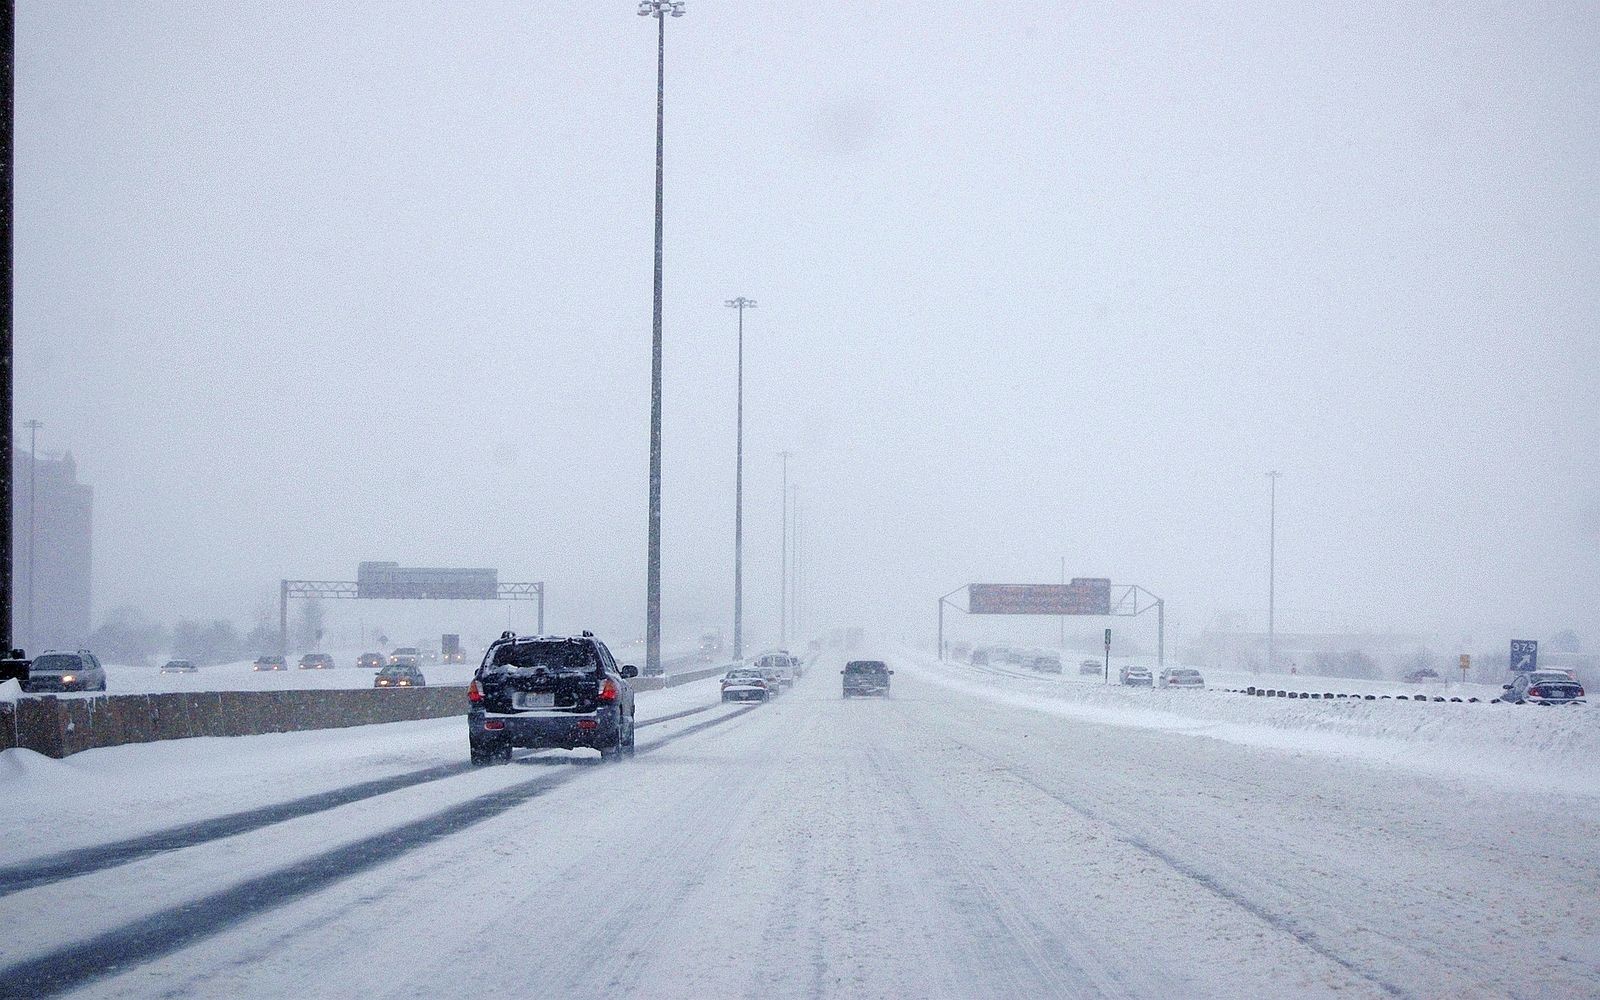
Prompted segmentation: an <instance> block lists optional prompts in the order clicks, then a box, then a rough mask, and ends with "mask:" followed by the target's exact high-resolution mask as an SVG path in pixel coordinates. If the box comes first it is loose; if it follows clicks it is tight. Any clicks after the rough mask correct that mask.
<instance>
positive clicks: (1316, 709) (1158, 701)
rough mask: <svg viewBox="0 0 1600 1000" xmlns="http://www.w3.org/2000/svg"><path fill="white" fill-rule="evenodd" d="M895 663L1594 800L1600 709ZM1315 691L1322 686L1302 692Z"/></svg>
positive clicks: (1244, 739) (998, 693)
mask: <svg viewBox="0 0 1600 1000" xmlns="http://www.w3.org/2000/svg"><path fill="white" fill-rule="evenodd" d="M896 665H897V666H900V667H903V668H904V669H905V670H906V672H907V673H908V674H910V675H911V676H913V677H916V678H919V679H922V680H925V681H929V682H932V683H935V684H938V685H940V686H943V687H946V688H952V689H955V690H957V691H960V692H961V693H963V694H966V695H971V696H973V697H979V698H983V699H986V700H988V701H993V702H999V703H1002V704H1006V705H1009V706H1013V707H1017V708H1025V709H1031V710H1034V711H1039V712H1045V713H1048V714H1051V715H1057V716H1062V717H1067V718H1075V719H1082V720H1084V721H1087V722H1096V723H1102V724H1106V725H1116V726H1134V727H1139V728H1145V729H1159V730H1164V731H1170V732H1183V733H1189V734H1192V735H1195V736H1200V737H1205V738H1208V739H1219V740H1225V741H1227V742H1230V743H1237V744H1242V745H1247V746H1259V747H1265V748H1271V749H1277V750H1286V751H1296V752H1315V753H1335V754H1342V755H1347V756H1355V757H1360V758H1363V759H1366V760H1369V761H1372V762H1376V763H1381V764H1384V765H1388V766H1393V767H1397V768H1402V769H1409V770H1415V771H1419V772H1429V773H1434V774H1445V775H1451V776H1455V777H1459V778H1464V779H1468V780H1481V781H1488V782H1494V783H1496V784H1511V785H1514V786H1515V787H1518V788H1522V789H1529V788H1542V789H1547V790H1552V791H1561V792H1567V793H1573V794H1581V795H1600V710H1597V706H1594V705H1581V706H1565V707H1562V708H1543V707H1537V706H1527V705H1523V706H1518V705H1495V704H1475V705H1474V704H1467V703H1450V702H1446V703H1438V702H1415V701H1354V700H1348V701H1347V700H1335V701H1310V700H1305V699H1298V698H1297V699H1279V698H1252V697H1249V696H1247V695H1239V694H1230V693H1227V692H1224V691H1219V690H1215V689H1211V690H1205V691H1171V690H1160V689H1151V688H1126V687H1122V686H1120V685H1115V684H1113V685H1104V684H1097V683H1079V682H1078V679H1077V678H1072V677H1054V676H1041V677H1037V678H1035V677H1028V676H1014V675H1011V674H1009V673H995V672H984V671H983V670H982V669H981V668H976V667H972V666H969V665H967V664H964V663H956V662H944V663H940V662H938V661H937V660H934V659H932V658H931V657H928V656H926V655H925V654H918V653H909V652H908V653H904V654H902V655H901V656H900V657H899V658H898V659H897V662H896ZM1298 679H1302V680H1303V679H1304V678H1298ZM1318 689H1326V688H1325V686H1324V687H1321V688H1319V687H1318V686H1317V685H1316V684H1313V685H1312V686H1310V687H1308V688H1307V690H1318Z"/></svg>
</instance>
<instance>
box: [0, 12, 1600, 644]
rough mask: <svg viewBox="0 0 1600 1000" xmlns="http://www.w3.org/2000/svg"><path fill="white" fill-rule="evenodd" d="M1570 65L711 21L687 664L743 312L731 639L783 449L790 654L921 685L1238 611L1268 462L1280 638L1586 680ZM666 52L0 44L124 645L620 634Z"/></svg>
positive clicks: (682, 470) (1190, 23)
mask: <svg viewBox="0 0 1600 1000" xmlns="http://www.w3.org/2000/svg"><path fill="white" fill-rule="evenodd" d="M1597 29H1600V12H1597V11H1596V10H1595V9H1593V8H1592V7H1589V6H1586V5H1581V4H1570V5H1552V6H1549V7H1544V8H1540V10H1539V11H1527V10H1518V9H1511V8H1497V7H1490V6H1487V5H1479V6H1473V7H1471V8H1467V9H1461V10H1456V11H1449V12H1446V11H1443V10H1429V11H1422V10H1416V11H1412V10H1405V11H1379V12H1372V11H1357V10H1354V9H1343V8H1334V9H1327V10H1317V9H1303V8H1298V7H1289V6H1287V5H1270V4H1264V5H1257V6H1252V7H1250V8H1248V9H1240V10H1217V11H1208V12H1201V11H1198V10H1195V11H1187V12H1174V11H1169V10H1166V9H1163V8H1150V9H1148V10H1145V11H1142V12H1130V11H1127V10H1125V9H1124V8H1122V7H1121V6H1119V5H1106V6H1101V7H1091V8H1087V9H1071V10H1063V9H1061V8H1059V7H1058V6H1056V5H1045V4H1028V5H1006V6H1005V7H1003V8H1002V7H1001V6H999V5H967V6H956V7H949V8H942V9H940V10H939V11H938V12H937V16H934V17H921V18H917V17H912V16H909V15H908V14H905V13H902V12H898V11H894V10H888V9H884V10H864V9H862V10H858V9H846V8H839V9H831V8H819V7H811V8H804V9H800V10H793V11H786V12H785V13H784V16H782V17H778V16H775V15H774V12H772V11H770V10H766V9H761V8H754V7H745V6H741V5H736V4H732V3H726V2H716V0H697V2H695V3H693V4H692V5H691V6H690V8H689V10H688V13H687V16H685V17H683V18H680V19H674V20H673V21H672V22H671V23H670V25H669V26H668V36H669V38H668V45H669V57H668V62H667V88H668V95H667V104H666V139H667V153H666V219H665V229H666V247H665V267H666V273H665V337H666V346H665V351H666V361H665V388H664V409H665V428H664V435H663V440H664V462H663V465H664V473H663V480H664V488H663V495H664V501H663V544H664V555H663V585H664V592H665V596H664V602H663V603H664V629H665V631H666V633H667V634H669V635H678V634H684V633H688V632H692V631H693V630H695V629H698V628H700V627H702V626H704V625H721V626H722V627H723V628H724V630H725V631H728V630H729V629H730V627H731V604H732V593H731V591H732V563H733V478H734V377H735V370H734V363H735V358H734V338H735V316H734V313H733V311H732V310H730V309H727V308H725V307H724V305H723V303H724V300H726V299H728V298H731V297H733V296H737V295H746V296H749V297H751V298H753V299H756V300H757V301H758V302H759V307H758V308H757V309H755V310H753V311H751V312H749V313H747V314H746V317H745V351H746V358H745V360H746V365H745V378H746V386H745V390H746V396H745V420H746V423H745V558H746V566H745V602H746V616H747V622H748V627H749V628H750V629H751V630H752V632H763V631H770V632H775V631H776V617H777V607H776V605H777V590H778V584H777V578H778V565H777V563H778V552H779V544H780V543H779V516H780V515H779V486H778V480H779V463H778V459H777V458H776V453H777V452H778V451H780V450H783V449H789V450H792V451H793V452H794V453H795V457H794V458H793V459H792V460H791V465H790V475H791V482H793V483H796V484H798V488H799V498H800V504H801V505H802V510H803V515H802V516H803V522H804V532H805V539H806V560H807V577H808V580H809V587H808V604H809V606H810V614H809V616H808V617H809V619H810V621H811V622H813V623H815V624H834V623H837V624H845V623H873V624H880V623H881V624H882V625H884V626H885V627H886V628H888V629H889V630H891V631H893V632H895V633H896V634H901V635H908V636H926V637H927V639H928V640H929V641H931V638H932V627H933V617H934V610H933V609H934V602H935V600H936V599H937V597H938V596H939V595H940V594H943V593H945V592H947V591H950V590H952V589H954V588H956V587H958V586H961V585H963V584H966V583H970V582H1006V583H1027V582H1039V583H1047V582H1054V581H1056V580H1057V578H1058V576H1059V573H1060V565H1061V559H1062V558H1063V557H1065V559H1066V571H1067V575H1068V576H1069V577H1073V576H1080V577H1110V578H1111V579H1113V580H1115V581H1116V582H1118V583H1137V584H1140V585H1142V586H1144V587H1146V588H1148V589H1149V590H1150V591H1152V592H1154V593H1156V594H1159V595H1160V596H1161V597H1163V598H1164V599H1165V601H1166V606H1167V615H1168V617H1167V623H1168V629H1169V635H1170V634H1171V633H1173V632H1174V631H1183V630H1188V631H1197V630H1199V629H1201V628H1204V627H1206V626H1207V625H1208V624H1210V623H1211V622H1212V621H1214V620H1215V619H1216V617H1217V616H1218V615H1219V614H1223V613H1231V612H1245V613H1262V612H1264V609H1265V607H1266V603H1267V547H1268V483H1267V479H1266V476H1265V474H1266V472H1267V471H1268V470H1273V469H1275V470H1278V471H1280V472H1281V473H1282V474H1283V477H1282V479H1280V480H1279V483H1278V497H1277V503H1278V512H1277V603H1278V610H1279V615H1280V620H1282V619H1283V618H1285V617H1286V616H1287V617H1292V616H1295V615H1300V616H1303V618H1304V619H1305V620H1311V621H1321V622H1329V623H1332V624H1333V625H1334V626H1336V627H1338V628H1345V629H1352V630H1356V631H1369V630H1372V631H1381V630H1387V629H1394V630H1397V631H1402V632H1418V633H1423V634H1426V635H1438V636H1442V637H1444V638H1445V639H1446V640H1447V641H1459V642H1461V643H1462V644H1463V648H1464V649H1466V650H1468V651H1473V652H1476V651H1478V650H1480V649H1489V648H1496V647H1498V646H1499V645H1501V644H1502V641H1503V640H1504V639H1505V638H1509V637H1510V636H1511V635H1512V634H1514V633H1515V634H1522V633H1527V634H1528V635H1529V636H1530V637H1538V638H1543V637H1545V636H1547V635H1549V634H1551V633H1554V632H1556V631H1559V630H1562V629H1572V630H1574V631H1576V633H1577V634H1578V635H1579V636H1580V637H1581V638H1582V639H1583V641H1584V642H1585V644H1586V646H1588V647H1592V645H1593V644H1594V643H1595V642H1597V641H1600V617H1597V613H1596V611H1595V608H1596V607H1597V606H1600V564H1597V552H1600V451H1597V448H1596V442H1597V437H1600V415H1597V408H1596V407H1595V405H1594V397H1595V385H1596V376H1597V375H1600V337H1597V331H1596V328H1595V316H1596V314H1597V306H1600V290H1597V285H1596V283H1595V281H1594V279H1593V272H1594V261H1595V259H1596V250H1597V242H1600V240H1597V236H1600V211H1597V209H1600V204H1597V198H1600V196H1597V194H1596V192H1597V191H1600V176H1597V167H1596V164H1597V163H1600V156H1597V155H1596V154H1597V153H1600V143H1597V123H1600V116H1597V115H1596V111H1597V109H1600V82H1597V78H1596V76H1595V74H1594V73H1593V72H1592V61H1593V51H1594V43H1595V41H1596V39H1597V38H1600V30H1597ZM654 45H655V38H654V31H653V22H650V23H647V22H645V21H644V20H642V19H640V18H638V17H635V16H634V13H633V9H632V5H629V4H614V5H598V4H570V5H558V6H554V7H550V8H547V9H543V10H535V9H531V8H527V7H525V5H521V4H514V3H510V2H503V3H502V2H482V3H477V4H472V5H461V6H459V7H458V6H450V7H444V8H439V7H432V6H429V5H426V4H395V5H390V6H385V7H383V8H381V9H380V8H379V7H378V6H377V5H352V6H350V7H347V8H338V9H327V8H325V7H324V6H323V5H318V4H309V3H288V4H282V5H277V6H275V7H273V8H271V9H259V10H248V9H247V10H214V9H209V8H205V7H202V6H199V5H184V4H176V3H174V4H162V5H153V6H149V7H135V6H133V5H127V6H124V5H116V4H109V3H83V4H75V5H67V4H39V3H29V2H25V3H20V4H19V5H18V12H17V70H16V73H17V88H16V89H17V102H16V115H17V118H16V148H17V164H16V334H15V337H16V403H15V413H16V416H17V419H18V420H19V421H20V420H23V419H28V418H37V419H39V420H42V421H43V422H44V428H43V429H42V430H41V431H40V434H39V445H40V449H41V451H50V452H66V451H70V452H71V453H72V454H73V455H74V457H75V458H76V460H77V462H78V475H79V478H80V479H81V480H82V481H84V482H87V483H89V484H90V485H92V486H93V488H94V490H95V520H94V533H95V553H94V620H95V622H96V623H99V622H100V621H101V620H102V619H103V618H104V616H105V614H106V612H107V611H108V610H110V609H112V608H115V607H117V606H120V605H127V604H131V605H135V606H137V607H139V608H140V609H142V610H143V611H144V612H145V613H146V614H148V615H149V616H151V617H152V618H155V619H157V620H159V621H162V622H165V623H168V624H170V623H171V622H172V621H173V620H175V619H178V618H212V617H227V618H230V619H232V620H234V621H235V622H237V623H238V624H240V625H241V626H244V627H248V626H249V624H250V623H251V620H252V618H253V617H254V616H255V614H256V613H257V611H258V609H259V607H260V606H261V605H262V603H263V602H270V606H271V607H272V608H273V609H274V614H275V613H276V612H275V605H276V600H277V587H278V580H279V579H280V578H284V577H288V578H303V579H336V580H342V579H353V574H354V572H355V567H356V564H357V563H358V562H360V561H362V560H395V561H398V562H400V563H402V564H406V565H416V566H487V567H494V568H496V569H498V570H499V573H500V578H501V579H502V580H544V581H546V582H547V584H548V586H549V588H550V600H551V620H550V624H551V626H552V628H559V629H564V630H570V631H575V630H577V629H581V628H585V627H594V625H596V624H598V625H601V626H602V627H605V628H610V629H613V630H618V634H617V639H618V640H619V642H620V641H621V640H623V639H628V638H632V637H633V636H634V635H636V634H642V632H643V619H644V611H643V607H644V596H645V586H644V576H645V574H644V554H645V486H646V452H647V440H648V439H647V433H646V432H647V429H648V407H649V391H648V390H649V348H650V308H651V297H650V280H651V273H650V268H651V224H652V220H651V211H652V202H651V199H652V184H653V177H652V171H653V165H654V161H653V142H654V128H653V126H654V122H653V116H654V110H655V109H654V100H653V95H654V80H653V75H654V71H655V66H654V58H653V57H654ZM22 443H23V445H24V446H25V441H24V442H22ZM335 603H336V602H335ZM328 610H329V612H330V613H331V614H337V615H348V616H354V615H355V614H356V613H357V611H356V610H355V609H353V608H351V609H346V608H340V607H337V606H330V607H329V609H328ZM515 610H516V611H517V613H519V614H520V613H521V611H522V610H523V609H521V608H516V609H515ZM504 611H505V609H503V608H498V607H491V608H488V609H486V610H485V611H484V612H483V615H484V616H487V617H494V616H498V615H501V614H503V613H504ZM417 614H418V615H419V616H422V617H426V618H428V619H430V620H432V619H448V618H449V617H450V615H451V612H450V611H449V610H448V609H446V608H445V607H443V606H441V608H440V609H438V610H434V609H418V611H417ZM472 615H473V616H478V615H479V613H478V612H476V611H474V612H472ZM1099 621H1100V620H1098V619H1096V620H1084V621H1076V622H1071V623H1069V627H1071V628H1073V629H1075V630H1076V629H1080V628H1083V627H1088V626H1091V625H1096V623H1097V622H1099ZM970 624H971V623H959V624H958V627H968V625H970ZM1105 624H1113V625H1117V626H1118V627H1122V620H1108V621H1106V622H1105ZM529 627H530V628H531V625H530V626H529ZM1023 627H1024V626H1021V625H1019V626H1018V628H1019V629H1021V628H1023ZM1026 627H1027V628H1036V630H1044V631H1047V632H1049V633H1050V634H1053V631H1054V629H1055V624H1054V623H1050V624H1049V626H1048V629H1045V628H1044V625H1043V624H1037V626H1036V625H1032V624H1030V625H1028V626H1026ZM1148 627H1149V626H1148V625H1147V623H1145V622H1142V621H1141V622H1139V623H1137V628H1139V629H1140V630H1141V632H1142V631H1145V630H1148ZM1280 627H1282V626H1280Z"/></svg>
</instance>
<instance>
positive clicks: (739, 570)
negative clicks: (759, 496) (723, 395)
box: [723, 295, 756, 660]
mask: <svg viewBox="0 0 1600 1000" xmlns="http://www.w3.org/2000/svg"><path fill="white" fill-rule="evenodd" d="M723 305H725V306H727V307H728V308H729V309H737V310H739V409H738V416H737V417H735V418H734V426H735V427H736V428H737V430H735V431H734V441H735V444H734V448H733V451H734V456H735V458H734V473H733V658H734V659H735V660H742V659H744V311H745V310H746V309H754V308H755V307H756V300H755V299H747V298H745V297H744V296H743V295H741V296H739V297H738V298H736V299H729V300H728V301H727V302H725V303H723Z"/></svg>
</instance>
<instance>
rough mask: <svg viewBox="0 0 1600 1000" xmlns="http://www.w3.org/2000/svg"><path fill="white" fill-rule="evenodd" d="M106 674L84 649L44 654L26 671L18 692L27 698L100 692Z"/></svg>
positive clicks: (50, 651)
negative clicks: (49, 694)
mask: <svg viewBox="0 0 1600 1000" xmlns="http://www.w3.org/2000/svg"><path fill="white" fill-rule="evenodd" d="M105 689H106V670H105V668H104V667H102V666H101V665H100V661H99V660H97V659H95V655H94V654H93V653H91V652H89V651H88V650H87V649H80V650H78V651H77V652H74V653H66V652H56V651H55V650H46V651H45V652H44V653H42V654H40V655H39V656H38V657H36V658H34V661H33V665H32V666H30V667H29V668H28V680H27V681H26V682H25V683H24V684H23V685H22V690H24V691H27V692H28V693H29V694H36V693H40V692H46V691H104V690H105Z"/></svg>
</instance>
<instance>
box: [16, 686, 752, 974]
mask: <svg viewBox="0 0 1600 1000" xmlns="http://www.w3.org/2000/svg"><path fill="white" fill-rule="evenodd" d="M754 707H755V706H751V707H750V708H744V709H740V710H738V711H734V712H730V713H729V714H727V715H719V716H716V717H715V718H711V719H707V720H706V721H704V722H699V723H696V724H694V725H692V726H689V727H688V728H686V729H683V730H681V731H679V732H676V733H673V734H671V735H670V736H664V737H662V738H661V739H659V740H656V741H654V742H653V743H649V744H644V745H641V746H640V747H639V752H640V753H651V752H654V751H655V750H659V749H661V748H662V747H665V746H668V745H670V744H672V743H676V742H677V741H679V740H682V739H686V738H688V737H690V736H694V735H696V734H698V733H701V732H704V731H705V730H707V729H711V728H714V727H716V726H720V725H724V724H726V723H728V722H732V721H734V720H735V719H738V718H741V717H742V716H744V715H746V714H748V713H749V712H751V711H753V710H754ZM595 766H596V767H597V768H599V767H625V766H627V765H626V763H625V762H618V763H616V764H606V765H595ZM589 770H590V768H588V767H583V768H572V769H570V770H566V771H563V772H560V773H556V774H547V775H540V776H539V777H537V778H532V779H529V780H527V781H524V782H520V783H518V784H515V785H511V786H509V787H506V788H502V789H498V790H496V791H494V792H490V793H487V794H484V795H480V796H477V797H475V798H471V799H468V800H466V801H465V802H461V803H458V804H457V805H454V806H451V807H450V808H448V809H445V810H443V811H441V812H437V813H433V814H431V815H429V816H424V817H422V818H420V819H416V820H413V821H411V822H409V823H405V824H402V825H401V826H398V827H393V828H390V829H388V830H384V831H382V832H380V833H376V834H373V835H372V836H369V837H364V838H362V839H361V840H358V841H355V842H353V843H350V844H347V845H345V846H343V847H340V848H336V849H335V850H332V851H327V852H324V853H322V854H318V855H314V856H312V857H309V858H306V859H304V860H302V861H300V862H297V863H295V864H292V865H289V866H287V867H284V868H280V869H277V870H276V871H273V872H269V873H267V874H265V875H261V876H258V877H256V878H252V879H249V880H247V881H245V882H242V883H240V884H239V885H236V886H233V887H231V888H228V889H224V890H221V891H219V892H215V893H212V894H211V895H209V896H205V897H203V898H201V899H198V900H194V901H192V902H188V903H184V904H181V905H179V906H176V907H172V908H169V909H167V910H163V911H161V912H158V913H154V914H151V915H149V916H146V917H143V918H141V919H139V920H136V921H133V922H132V923H129V924H125V925H123V926H122V927H119V928H116V929H115V930H111V931H108V932H106V933H104V934H101V935H99V936H97V937H94V938H91V939H89V940H87V941H81V942H76V943H73V944H69V945H67V946H65V947H62V948H60V949H57V950H56V951H53V952H49V953H47V954H44V955H41V956H38V957H35V958H32V959H29V960H26V961H23V962H18V963H16V964H13V965H10V966H7V967H5V968H0V998H5V1000H9V998H12V997H16V998H19V1000H20V998H25V997H26V998H43V997H47V996H54V995H57V994H60V993H65V992H67V991H68V990H74V989H78V988H81V987H83V986H86V985H88V984H89V983H92V982H94V981H96V980H98V979H101V978H104V977H106V976H109V975H112V974H115V973H121V972H126V971H128V970H129V969H132V968H135V967H137V966H140V965H143V964H145V963H147V962H150V961H153V960H155V959H157V958H161V957H163V956H165V955H169V954H171V953H172V952H174V951H177V950H179V949H181V948H184V947H187V946H189V945H191V944H195V943H197V942H199V941H203V940H205V939H206V938H209V937H213V936H215V935H217V934H220V933H222V932H223V931H226V930H230V929H232V928H233V927H234V926H236V925H238V924H240V923H242V922H244V921H245V920H248V919H250V918H252V917H255V916H257V915H259V914H262V913H266V912H269V911H271V910H275V909H277V908H279V907H281V906H283V905H285V904H287V903H290V902H293V901H294V900H297V899H299V898H301V897H303V896H307V895H310V894H311V893H314V892H318V891H320V890H322V889H325V888H327V887H328V886H331V885H333V884H335V883H337V882H342V881H344V880H345V879H347V878H350V877H351V876H354V875H358V874H360V873H362V872H365V871H368V870H370V869H372V868H376V867H378V866H380V865H384V864H388V863H389V862H391V861H394V860H396V859H398V858H400V857H401V856H403V855H404V854H407V853H409V852H411V851H414V850H416V849H418V848H420V847H424V846H426V845H428V844H432V843H435V842H437V841H439V840H442V839H444V838H446V837H449V836H452V835H454V834H457V833H460V832H461V831H463V830H466V829H469V828H470V827H473V826H476V825H477V824H479V823H482V822H483V821H485V820H488V819H492V818H493V817H495V816H499V815H501V814H502V813H505V812H508V811H509V810H511V809H514V808H516V807H517V806H520V805H523V804H524V803H527V802H529V801H531V800H532V799H534V798H537V797H538V796H540V795H543V794H545V793H546V792H549V791H552V790H554V789H556V788H559V787H561V786H562V785H565V784H567V783H568V782H571V781H575V780H577V779H578V778H580V777H582V776H583V775H584V774H586V773H588V771H589Z"/></svg>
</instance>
